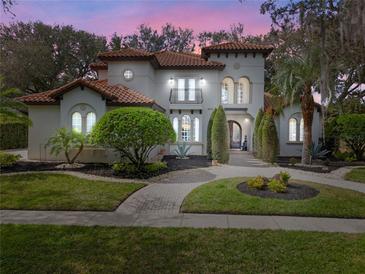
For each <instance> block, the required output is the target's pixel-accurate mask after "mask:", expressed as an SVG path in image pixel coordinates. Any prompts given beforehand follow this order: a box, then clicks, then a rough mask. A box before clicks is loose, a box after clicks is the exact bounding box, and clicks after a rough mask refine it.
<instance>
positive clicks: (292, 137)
mask: <svg viewBox="0 0 365 274" xmlns="http://www.w3.org/2000/svg"><path fill="white" fill-rule="evenodd" d="M296 140H297V119H295V118H290V119H289V141H290V142H295V141H296Z"/></svg>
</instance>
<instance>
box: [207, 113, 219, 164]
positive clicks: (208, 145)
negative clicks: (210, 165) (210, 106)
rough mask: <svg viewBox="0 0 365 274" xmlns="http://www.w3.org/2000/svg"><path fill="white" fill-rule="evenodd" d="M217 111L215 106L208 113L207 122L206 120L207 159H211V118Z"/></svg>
mask: <svg viewBox="0 0 365 274" xmlns="http://www.w3.org/2000/svg"><path fill="white" fill-rule="evenodd" d="M216 112H217V109H216V108H215V109H214V110H213V112H212V114H211V115H210V118H209V122H208V132H207V155H208V159H209V160H211V159H212V126H213V119H214V115H215V113H216Z"/></svg>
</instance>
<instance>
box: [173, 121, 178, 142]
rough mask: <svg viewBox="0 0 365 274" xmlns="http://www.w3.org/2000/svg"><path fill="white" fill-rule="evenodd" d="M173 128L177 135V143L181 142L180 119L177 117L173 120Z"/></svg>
mask: <svg viewBox="0 0 365 274" xmlns="http://www.w3.org/2000/svg"><path fill="white" fill-rule="evenodd" d="M172 127H173V128H174V131H175V134H176V141H178V140H179V119H177V117H175V118H174V119H173V120H172Z"/></svg>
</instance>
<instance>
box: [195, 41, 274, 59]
mask: <svg viewBox="0 0 365 274" xmlns="http://www.w3.org/2000/svg"><path fill="white" fill-rule="evenodd" d="M273 49H274V47H273V46H271V45H259V44H251V43H244V42H227V43H221V44H218V45H212V46H208V47H204V48H202V56H203V57H207V55H209V53H263V54H264V55H268V54H270V53H271V52H272V50H273Z"/></svg>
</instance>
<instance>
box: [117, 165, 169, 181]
mask: <svg viewBox="0 0 365 274" xmlns="http://www.w3.org/2000/svg"><path fill="white" fill-rule="evenodd" d="M112 169H113V171H114V174H115V175H117V176H118V175H122V176H123V177H128V178H150V177H153V176H157V175H159V174H160V172H161V171H162V170H164V169H167V163H166V162H154V163H147V164H145V165H144V168H143V169H142V170H139V169H137V167H136V166H135V165H133V164H131V163H115V164H113V165H112Z"/></svg>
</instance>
